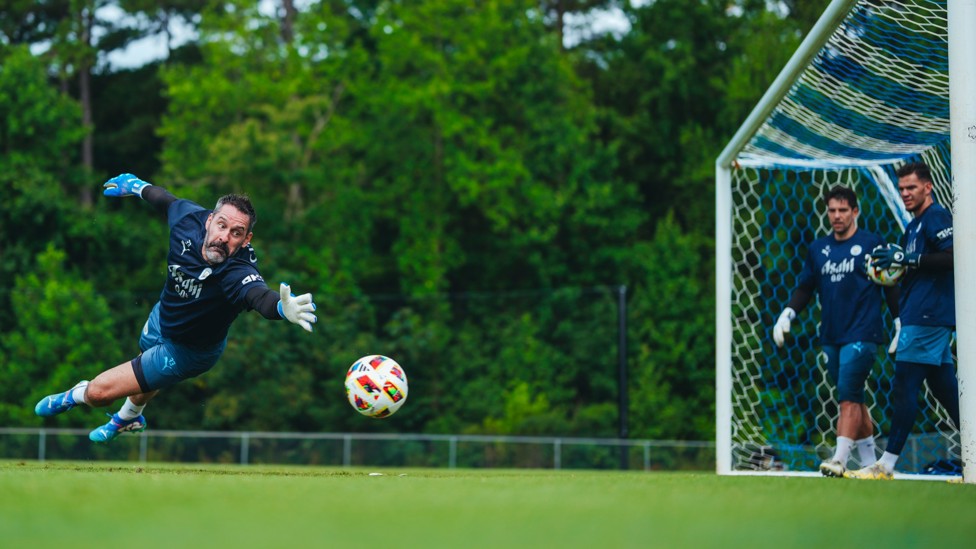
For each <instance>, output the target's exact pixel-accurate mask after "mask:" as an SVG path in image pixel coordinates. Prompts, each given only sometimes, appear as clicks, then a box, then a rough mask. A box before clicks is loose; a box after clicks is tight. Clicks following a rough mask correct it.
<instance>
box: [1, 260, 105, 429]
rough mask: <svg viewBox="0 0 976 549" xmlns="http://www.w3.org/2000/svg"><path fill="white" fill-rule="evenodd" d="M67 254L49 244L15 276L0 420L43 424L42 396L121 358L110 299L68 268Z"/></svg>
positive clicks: (79, 420) (87, 417)
mask: <svg viewBox="0 0 976 549" xmlns="http://www.w3.org/2000/svg"><path fill="white" fill-rule="evenodd" d="M66 257H67V255H66V254H65V253H64V252H63V251H61V250H58V249H57V248H55V247H53V246H48V248H47V249H46V250H45V251H44V252H42V253H41V254H39V255H38V256H37V264H36V265H35V266H34V268H32V269H30V270H28V271H26V273H27V274H23V275H19V276H17V277H16V279H15V280H14V284H13V295H12V310H13V311H14V313H15V315H14V319H15V324H14V326H13V328H12V329H11V330H9V331H7V332H6V333H5V334H4V337H3V338H2V339H0V349H2V350H0V356H3V358H4V360H3V361H2V362H0V379H3V380H4V382H3V383H2V384H0V424H5V425H29V424H38V423H39V422H40V421H41V420H40V419H39V418H37V417H35V416H34V410H33V408H32V405H33V404H34V403H35V402H37V401H38V400H39V399H40V398H41V397H43V396H45V395H47V394H50V393H53V392H56V391H63V390H65V388H66V387H71V386H72V385H74V384H75V383H76V382H78V381H80V380H82V379H90V378H91V377H93V376H95V375H97V374H98V373H99V372H101V371H102V370H104V369H107V368H109V367H112V366H115V365H116V364H118V363H120V362H122V356H123V354H122V351H121V350H120V348H119V345H118V341H117V340H116V338H115V334H114V333H113V323H112V322H113V321H112V315H111V311H110V309H109V306H108V304H107V303H106V301H105V300H104V299H103V298H101V297H100V296H99V294H98V293H97V292H96V291H95V288H94V287H93V285H92V284H91V283H90V282H87V281H84V280H83V279H81V278H80V277H79V276H78V273H77V272H72V271H71V270H70V269H67V268H66V266H65V260H66ZM91 421H92V415H91V414H74V415H71V416H68V419H65V420H60V419H59V420H58V424H59V425H65V423H69V424H72V425H81V424H90V423H91Z"/></svg>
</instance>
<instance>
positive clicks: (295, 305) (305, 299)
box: [278, 282, 318, 332]
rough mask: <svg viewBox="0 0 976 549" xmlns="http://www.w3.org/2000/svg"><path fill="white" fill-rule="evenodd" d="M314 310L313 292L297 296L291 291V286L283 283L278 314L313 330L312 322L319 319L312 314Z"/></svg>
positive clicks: (308, 329) (306, 329)
mask: <svg viewBox="0 0 976 549" xmlns="http://www.w3.org/2000/svg"><path fill="white" fill-rule="evenodd" d="M314 311H315V303H312V294H302V295H300V296H295V295H293V294H292V293H291V286H289V285H287V284H285V283H284V282H282V283H281V301H279V302H278V314H279V315H281V318H284V319H287V320H288V322H291V323H293V324H298V325H299V326H301V327H302V328H305V331H307V332H311V331H312V324H315V322H316V321H318V318H316V317H315V315H314V314H312V313H313V312H314Z"/></svg>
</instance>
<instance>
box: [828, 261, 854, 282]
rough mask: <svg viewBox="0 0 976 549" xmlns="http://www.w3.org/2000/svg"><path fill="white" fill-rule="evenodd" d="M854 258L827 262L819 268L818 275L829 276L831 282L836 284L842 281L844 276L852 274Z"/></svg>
mask: <svg viewBox="0 0 976 549" xmlns="http://www.w3.org/2000/svg"><path fill="white" fill-rule="evenodd" d="M854 260H855V258H853V257H851V258H848V259H842V260H840V261H839V262H836V263H835V262H833V261H830V260H827V262H826V263H824V264H823V267H821V268H820V274H821V275H823V276H829V277H830V281H831V282H838V281H840V280H843V279H844V275H845V274H848V273H853V272H854V264H855V261H854Z"/></svg>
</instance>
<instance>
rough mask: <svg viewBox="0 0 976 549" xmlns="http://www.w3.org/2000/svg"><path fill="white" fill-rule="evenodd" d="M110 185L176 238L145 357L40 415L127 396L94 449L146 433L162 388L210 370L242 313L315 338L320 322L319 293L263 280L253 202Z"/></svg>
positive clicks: (97, 433) (129, 179) (133, 183)
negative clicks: (150, 211) (148, 210)
mask: <svg viewBox="0 0 976 549" xmlns="http://www.w3.org/2000/svg"><path fill="white" fill-rule="evenodd" d="M104 187H105V192H104V194H105V196H110V197H123V196H138V197H140V198H142V199H143V200H145V201H146V202H148V203H149V204H150V205H151V206H153V207H154V208H155V209H156V210H157V211H158V212H160V213H162V214H163V215H165V216H167V219H168V220H169V228H170V233H169V235H170V236H169V252H168V255H167V276H166V283H165V285H164V286H163V291H162V292H161V294H160V296H159V301H158V302H157V303H156V305H155V306H154V307H153V309H152V312H150V314H149V318H148V320H146V325H145V326H144V327H143V329H142V335H141V337H140V339H139V348H140V349H141V350H142V352H141V353H140V354H139V355H138V356H136V357H135V358H133V359H132V360H130V361H127V362H124V363H122V364H120V365H118V366H115V367H114V368H111V369H109V370H106V371H104V372H102V373H100V374H98V376H96V377H95V378H93V379H92V380H91V381H87V380H85V381H80V382H79V383H78V384H77V385H75V386H74V387H72V388H71V389H68V390H67V391H65V392H63V393H57V394H53V395H49V396H47V397H44V398H43V399H41V401H40V402H38V403H37V406H35V407H34V413H36V414H37V415H39V416H42V417H49V416H55V415H58V414H61V413H64V412H67V411H68V410H70V409H71V408H73V407H75V406H77V405H78V404H87V405H89V406H93V407H102V406H108V405H110V404H111V403H112V402H113V401H115V400H117V399H119V398H123V397H127V398H126V400H125V403H124V404H123V405H122V408H121V409H120V410H119V411H118V412H117V413H115V414H112V415H111V420H110V421H109V422H108V423H106V424H105V425H102V426H101V427H98V428H97V429H95V430H93V431H92V432H91V433H90V434H89V438H90V439H91V440H92V441H94V442H108V441H110V440H112V439H114V438H115V437H116V436H118V435H120V434H122V433H132V432H138V431H142V430H144V429H145V428H146V419H145V417H143V415H142V411H143V408H145V407H146V403H148V402H149V401H150V400H151V399H152V398H153V397H155V396H156V394H157V393H159V391H160V390H161V389H165V388H167V387H170V386H172V385H174V384H176V383H179V382H180V381H183V380H185V379H189V378H192V377H196V376H198V375H200V374H202V373H204V372H206V371H208V370H210V369H211V368H212V367H213V366H214V365H215V364H216V363H217V360H218V359H219V358H220V355H221V354H222V353H223V351H224V347H225V345H226V342H227V332H228V330H229V329H230V325H231V324H232V323H233V322H234V319H236V318H237V315H238V314H240V313H241V312H244V311H248V310H255V311H257V312H259V313H260V314H261V315H262V316H263V317H264V318H267V319H269V320H280V319H287V320H288V321H290V322H292V323H294V324H298V325H299V326H301V327H302V328H304V329H305V330H307V331H309V332H311V331H312V324H314V323H315V321H316V320H317V319H316V317H315V314H314V311H315V303H313V302H312V295H311V294H304V295H301V296H298V297H295V296H293V295H292V294H291V289H290V288H289V286H288V285H287V284H284V283H282V284H281V285H280V288H279V289H278V291H274V290H271V289H270V288H268V285H267V284H265V282H264V278H262V277H261V273H260V272H259V271H258V268H257V261H258V259H257V255H256V254H255V252H254V248H252V247H251V244H250V243H251V237H252V236H253V232H252V229H253V227H254V222H255V221H256V219H257V217H256V214H255V212H254V207H253V206H252V205H251V200H250V199H249V198H248V197H247V196H244V195H239V194H231V195H226V196H223V197H221V198H220V199H219V200H218V201H217V205H216V206H215V207H214V209H213V210H212V211H211V210H207V209H205V208H203V207H201V206H199V205H197V204H195V203H193V202H191V201H189V200H180V199H178V198H176V197H175V196H173V195H172V194H170V192H169V191H167V190H166V189H164V188H162V187H159V186H154V185H152V184H150V183H147V182H145V181H143V180H141V179H139V178H138V177H136V176H134V175H132V174H122V175H119V176H116V177H113V178H112V179H109V180H108V181H107V182H106V183H105V184H104Z"/></svg>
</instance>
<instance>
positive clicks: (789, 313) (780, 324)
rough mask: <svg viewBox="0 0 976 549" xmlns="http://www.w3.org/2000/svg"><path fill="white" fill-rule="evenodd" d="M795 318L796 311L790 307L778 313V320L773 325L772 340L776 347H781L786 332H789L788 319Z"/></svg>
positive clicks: (784, 340)
mask: <svg viewBox="0 0 976 549" xmlns="http://www.w3.org/2000/svg"><path fill="white" fill-rule="evenodd" d="M794 318H796V311H794V310H793V308H792V307H787V308H785V309H783V312H782V313H780V315H779V320H777V321H776V325H775V326H773V341H774V342H776V346H777V347H782V346H783V343H785V342H786V334H788V333H790V321H791V320H793V319H794Z"/></svg>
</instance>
